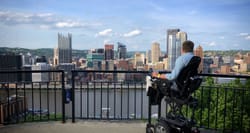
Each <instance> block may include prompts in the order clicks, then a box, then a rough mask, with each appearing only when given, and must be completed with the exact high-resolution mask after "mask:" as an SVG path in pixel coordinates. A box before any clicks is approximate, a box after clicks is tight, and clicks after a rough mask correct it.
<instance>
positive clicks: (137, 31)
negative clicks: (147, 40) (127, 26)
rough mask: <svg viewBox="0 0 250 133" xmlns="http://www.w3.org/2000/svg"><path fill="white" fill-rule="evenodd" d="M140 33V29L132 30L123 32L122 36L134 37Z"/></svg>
mask: <svg viewBox="0 0 250 133" xmlns="http://www.w3.org/2000/svg"><path fill="white" fill-rule="evenodd" d="M140 34H142V32H141V31H140V30H134V31H131V32H129V33H125V34H124V35H123V36H124V37H134V36H138V35H140Z"/></svg>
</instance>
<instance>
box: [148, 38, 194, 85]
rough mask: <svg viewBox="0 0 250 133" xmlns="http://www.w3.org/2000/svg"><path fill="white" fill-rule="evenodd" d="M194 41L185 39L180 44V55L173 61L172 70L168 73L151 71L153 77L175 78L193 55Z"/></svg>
mask: <svg viewBox="0 0 250 133" xmlns="http://www.w3.org/2000/svg"><path fill="white" fill-rule="evenodd" d="M193 49H194V43H193V42H192V41H189V40H187V41H185V42H183V44H182V49H181V54H182V55H181V56H179V57H178V58H177V60H176V62H175V66H174V69H173V71H172V72H171V73H170V74H158V73H156V72H153V73H152V76H153V77H158V78H162V79H168V80H175V79H176V78H177V77H178V75H179V73H180V72H181V70H182V69H183V68H184V67H185V66H187V64H188V63H189V61H190V60H191V58H192V57H193V56H194V54H193Z"/></svg>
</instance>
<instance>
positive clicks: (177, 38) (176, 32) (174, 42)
mask: <svg viewBox="0 0 250 133" xmlns="http://www.w3.org/2000/svg"><path fill="white" fill-rule="evenodd" d="M167 33H168V34H167V55H168V70H173V68H174V65H175V61H176V59H177V58H178V57H179V56H180V55H181V45H182V43H183V42H184V41H186V40H187V33H185V32H180V29H169V30H167Z"/></svg>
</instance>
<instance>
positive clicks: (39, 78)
mask: <svg viewBox="0 0 250 133" xmlns="http://www.w3.org/2000/svg"><path fill="white" fill-rule="evenodd" d="M31 69H32V70H39V71H42V70H50V65H49V64H47V63H36V65H32V68H31ZM49 80H50V77H49V73H47V72H41V73H32V82H49Z"/></svg>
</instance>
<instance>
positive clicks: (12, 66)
mask: <svg viewBox="0 0 250 133" xmlns="http://www.w3.org/2000/svg"><path fill="white" fill-rule="evenodd" d="M21 69H22V56H21V55H15V54H8V55H0V70H2V71H17V70H21ZM21 79H22V77H21V73H6V74H5V73H3V74H1V75H0V82H16V81H21Z"/></svg>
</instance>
